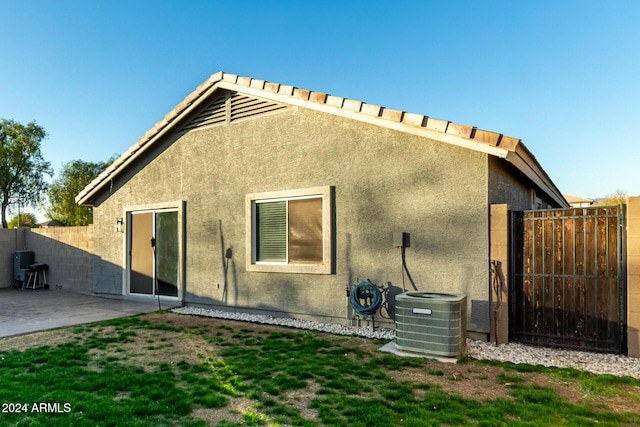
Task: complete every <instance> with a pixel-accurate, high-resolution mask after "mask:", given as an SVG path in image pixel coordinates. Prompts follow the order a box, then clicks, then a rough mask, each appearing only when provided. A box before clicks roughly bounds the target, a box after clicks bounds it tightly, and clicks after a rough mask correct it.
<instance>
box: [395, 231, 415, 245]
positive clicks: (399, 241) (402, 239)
mask: <svg viewBox="0 0 640 427" xmlns="http://www.w3.org/2000/svg"><path fill="white" fill-rule="evenodd" d="M393 246H394V247H396V248H408V247H409V246H411V234H409V233H393Z"/></svg>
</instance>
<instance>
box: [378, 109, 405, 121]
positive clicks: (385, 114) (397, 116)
mask: <svg viewBox="0 0 640 427" xmlns="http://www.w3.org/2000/svg"><path fill="white" fill-rule="evenodd" d="M402 114H403V112H402V111H399V110H392V109H391V108H384V107H382V118H383V119H387V120H391V121H393V122H398V123H400V122H401V121H402Z"/></svg>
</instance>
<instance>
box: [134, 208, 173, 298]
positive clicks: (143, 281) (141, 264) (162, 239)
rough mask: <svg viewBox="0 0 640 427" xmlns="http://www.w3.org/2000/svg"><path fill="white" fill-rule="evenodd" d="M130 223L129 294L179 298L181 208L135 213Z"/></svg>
mask: <svg viewBox="0 0 640 427" xmlns="http://www.w3.org/2000/svg"><path fill="white" fill-rule="evenodd" d="M129 224H130V227H129V230H130V239H129V242H130V243H129V293H131V294H144V295H165V296H173V297H177V296H178V284H179V274H180V273H179V272H180V251H179V241H178V231H179V230H178V227H179V224H178V211H177V209H163V210H156V211H143V212H132V213H131V214H130V221H129Z"/></svg>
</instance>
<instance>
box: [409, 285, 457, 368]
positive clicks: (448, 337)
mask: <svg viewBox="0 0 640 427" xmlns="http://www.w3.org/2000/svg"><path fill="white" fill-rule="evenodd" d="M466 331H467V296H466V295H453V294H442V293H434V292H405V293H403V294H400V295H397V296H396V347H397V348H399V349H401V350H408V351H415V352H419V353H428V354H433V355H436V356H446V357H454V356H458V355H460V354H462V353H463V352H464V351H465V349H466Z"/></svg>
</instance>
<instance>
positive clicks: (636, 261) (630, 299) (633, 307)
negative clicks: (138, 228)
mask: <svg viewBox="0 0 640 427" xmlns="http://www.w3.org/2000/svg"><path fill="white" fill-rule="evenodd" d="M627 340H628V348H629V356H630V357H640V197H630V198H629V199H628V203H627Z"/></svg>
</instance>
